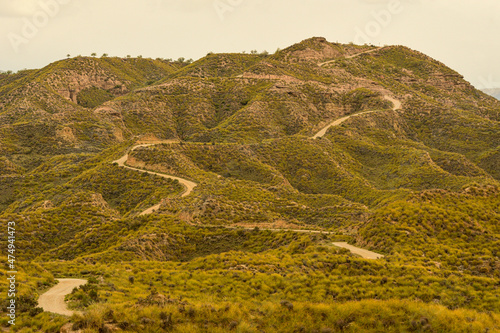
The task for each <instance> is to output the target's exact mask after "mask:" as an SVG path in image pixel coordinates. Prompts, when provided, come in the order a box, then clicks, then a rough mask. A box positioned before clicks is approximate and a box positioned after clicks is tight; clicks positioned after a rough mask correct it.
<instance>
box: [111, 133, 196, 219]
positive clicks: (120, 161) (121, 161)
mask: <svg viewBox="0 0 500 333" xmlns="http://www.w3.org/2000/svg"><path fill="white" fill-rule="evenodd" d="M178 142H179V141H173V140H171V141H159V142H155V143H144V144H140V145H136V146H134V147H132V148H131V149H130V151H134V150H135V149H137V148H139V147H150V146H154V145H158V144H162V143H178ZM128 154H129V153H128V152H127V153H126V154H125V155H123V156H122V157H121V158H119V159H117V160H116V161H113V162H112V163H117V164H118V165H119V166H121V167H123V168H127V169H130V170H134V171H137V172H143V173H148V174H151V175H156V176H160V177H163V178H167V179H174V180H177V181H178V182H179V183H180V184H182V185H183V186H184V189H185V190H184V192H182V194H181V197H186V196H188V195H189V194H191V192H192V191H193V189H194V188H195V187H196V185H197V184H196V183H195V182H192V181H189V180H187V179H183V178H180V177H176V176H171V175H167V174H164V173H159V172H154V171H148V170H143V169H138V168H133V167H130V166H128V165H126V164H125V163H126V162H127V160H128ZM160 206H161V204H157V205H154V206H153V207H149V208H148V209H146V210H145V211H143V212H141V213H140V214H139V215H148V214H152V213H154V212H155V211H157V210H158V209H159V208H160Z"/></svg>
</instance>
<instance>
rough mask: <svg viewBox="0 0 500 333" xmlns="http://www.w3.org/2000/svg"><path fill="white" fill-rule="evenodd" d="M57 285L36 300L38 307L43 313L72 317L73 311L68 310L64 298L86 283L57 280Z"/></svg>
mask: <svg viewBox="0 0 500 333" xmlns="http://www.w3.org/2000/svg"><path fill="white" fill-rule="evenodd" d="M57 281H59V283H58V284H57V285H55V286H54V287H52V288H50V289H49V290H47V291H46V292H45V293H43V294H42V295H40V297H39V298H38V306H39V307H41V308H42V309H43V311H47V312H54V313H58V314H61V315H65V316H71V315H73V313H74V311H71V310H68V308H67V307H66V303H65V302H64V296H66V295H68V294H70V293H71V292H72V291H73V289H74V288H77V287H79V286H81V285H84V284H85V283H87V280H81V279H57Z"/></svg>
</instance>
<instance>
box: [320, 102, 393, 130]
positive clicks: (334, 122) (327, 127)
mask: <svg viewBox="0 0 500 333" xmlns="http://www.w3.org/2000/svg"><path fill="white" fill-rule="evenodd" d="M384 98H385V99H386V100H388V101H390V102H392V110H393V111H396V110H399V109H401V106H402V104H401V101H399V100H398V99H396V98H394V97H392V96H389V95H384ZM377 111H381V110H371V111H364V112H360V113H355V114H351V115H349V116H345V117H342V118H339V119H337V120H334V121H333V122H331V123H330V124H328V125H326V126H325V127H323V128H322V129H321V130H320V131H319V132H318V133H316V134H315V135H314V136H313V137H312V138H313V139H316V138H321V137H323V136H324V135H325V134H326V131H328V129H329V128H330V127H333V126H338V125H340V124H342V123H343V122H344V121H346V120H347V119H349V118H351V117H357V116H361V115H363V114H367V113H372V112H377Z"/></svg>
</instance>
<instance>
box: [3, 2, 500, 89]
mask: <svg viewBox="0 0 500 333" xmlns="http://www.w3.org/2000/svg"><path fill="white" fill-rule="evenodd" d="M499 32H500V1H498V0H480V1H472V0H0V51H1V53H0V70H19V69H22V68H40V67H43V66H46V65H47V64H49V63H51V62H53V61H55V60H59V59H62V58H65V57H66V54H70V55H71V56H76V55H79V54H81V55H90V54H91V53H92V52H96V53H97V54H98V55H101V54H102V53H108V54H109V55H110V56H126V55H132V56H137V55H142V56H144V57H152V58H157V57H161V58H174V59H177V58H179V57H185V58H186V59H188V58H193V59H194V60H196V59H199V58H201V57H203V56H205V55H206V53H207V52H209V51H213V52H241V51H244V50H245V51H247V52H248V51H250V50H253V49H256V50H258V51H263V50H267V51H269V52H274V51H275V50H276V49H277V48H285V47H287V46H289V45H292V44H294V43H297V42H300V41H301V40H303V39H306V38H309V37H313V36H323V37H326V38H327V39H328V40H329V41H332V42H336V41H338V42H343V43H348V42H351V41H354V42H356V43H358V44H359V43H372V44H375V45H384V44H402V45H406V46H408V47H411V48H413V49H417V50H419V51H422V52H424V53H426V54H428V55H430V56H432V57H433V58H435V59H438V60H440V61H442V62H444V63H445V64H446V65H448V66H450V67H451V68H453V69H455V70H457V71H458V72H460V73H461V74H463V75H464V76H465V78H466V79H467V80H468V81H470V82H471V83H472V84H474V85H475V86H476V87H478V88H485V87H486V88H491V87H500V66H498V64H499V58H500V57H499V55H500V39H499Z"/></svg>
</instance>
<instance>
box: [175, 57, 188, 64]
mask: <svg viewBox="0 0 500 333" xmlns="http://www.w3.org/2000/svg"><path fill="white" fill-rule="evenodd" d="M184 60H186V59H185V58H184V57H180V58H179V59H177V61H178V62H180V63H183V62H184Z"/></svg>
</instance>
